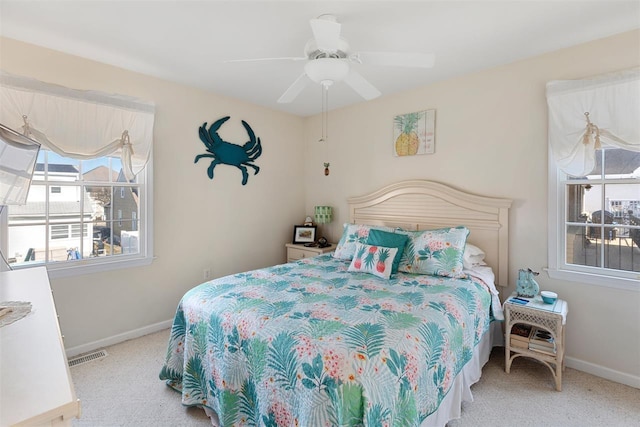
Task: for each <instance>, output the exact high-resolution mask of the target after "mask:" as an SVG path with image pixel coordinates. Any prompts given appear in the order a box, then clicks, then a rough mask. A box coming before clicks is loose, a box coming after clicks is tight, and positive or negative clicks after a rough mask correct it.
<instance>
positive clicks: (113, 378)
mask: <svg viewBox="0 0 640 427" xmlns="http://www.w3.org/2000/svg"><path fill="white" fill-rule="evenodd" d="M168 339H169V330H168V329H167V330H165V331H160V332H157V333H154V334H151V335H147V336H145V337H142V338H138V339H135V340H131V341H127V342H124V343H121V344H117V345H114V346H112V347H108V348H106V351H107V353H108V356H107V357H106V358H103V359H98V360H94V361H91V362H88V363H85V364H81V365H77V366H74V367H72V368H71V375H72V377H73V380H74V384H75V388H76V394H77V395H78V398H79V399H80V400H81V406H82V417H81V418H80V419H79V420H74V422H73V425H74V426H90V427H106V426H132V427H138V426H167V427H177V426H210V425H211V424H210V422H209V419H208V418H207V417H206V416H205V415H204V411H202V410H201V409H198V408H185V407H184V406H182V404H181V403H180V395H179V394H178V393H176V392H175V391H173V390H171V389H170V388H169V387H167V386H166V385H165V384H164V383H163V382H162V381H160V380H159V379H158V373H159V372H160V369H161V367H162V364H163V361H164V356H165V348H166V344H167V342H168ZM472 392H473V395H474V399H475V400H474V402H473V403H469V404H465V405H464V406H463V410H462V418H461V419H459V420H454V421H451V422H450V423H449V424H448V426H449V427H466V426H473V427H482V426H491V427H500V426H504V427H511V426H523V427H524V426H553V427H565V426H566V427H569V426H575V427H588V426H594V427H595V426H615V427H621V426H639V425H640V390H639V389H635V388H633V387H628V386H625V385H621V384H618V383H614V382H611V381H608V380H604V379H601V378H598V377H594V376H592V375H589V374H585V373H583V372H580V371H576V370H574V369H570V368H567V369H566V371H565V373H564V376H563V383H562V392H557V391H555V389H554V383H553V379H552V377H551V373H550V372H549V370H548V369H547V368H546V367H544V366H542V365H540V364H538V363H536V362H534V361H531V360H528V359H524V358H518V359H516V360H515V361H514V364H513V366H512V369H511V373H510V374H506V373H505V372H504V350H503V349H502V348H495V349H494V351H493V353H492V355H491V359H490V360H489V362H488V363H487V364H486V365H485V367H484V369H483V375H482V378H481V379H480V381H479V382H478V383H477V384H475V385H474V386H473V387H472ZM305 427H306V426H305Z"/></svg>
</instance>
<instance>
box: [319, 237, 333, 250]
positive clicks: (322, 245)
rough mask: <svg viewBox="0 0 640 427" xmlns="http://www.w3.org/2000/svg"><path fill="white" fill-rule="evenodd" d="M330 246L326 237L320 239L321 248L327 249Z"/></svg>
mask: <svg viewBox="0 0 640 427" xmlns="http://www.w3.org/2000/svg"><path fill="white" fill-rule="evenodd" d="M328 246H331V245H330V244H329V242H327V239H325V238H324V237H321V238H319V239H318V247H319V248H326V247H328Z"/></svg>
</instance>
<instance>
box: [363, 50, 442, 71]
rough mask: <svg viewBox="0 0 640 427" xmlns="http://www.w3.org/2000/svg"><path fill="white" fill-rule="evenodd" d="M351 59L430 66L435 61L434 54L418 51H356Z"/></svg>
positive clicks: (399, 64)
mask: <svg viewBox="0 0 640 427" xmlns="http://www.w3.org/2000/svg"><path fill="white" fill-rule="evenodd" d="M351 59H352V60H355V61H356V62H360V63H362V64H367V65H386V66H391V67H415V68H431V67H433V64H434V63H435V55H434V54H432V53H418V52H413V53H412V52H407V53H402V52H358V53H356V54H354V55H352V57H351Z"/></svg>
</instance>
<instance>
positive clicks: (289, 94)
mask: <svg viewBox="0 0 640 427" xmlns="http://www.w3.org/2000/svg"><path fill="white" fill-rule="evenodd" d="M309 83H311V80H310V79H309V77H307V75H306V74H305V73H302V74H301V75H300V77H298V78H297V79H296V81H295V82H293V83H292V84H291V86H289V88H288V89H287V90H286V91H285V92H284V93H283V94H282V96H281V97H280V98H278V104H288V103H289V102H291V101H293V100H294V99H296V97H297V96H298V95H300V92H302V90H303V89H304V88H305V87H307V86H308V85H309Z"/></svg>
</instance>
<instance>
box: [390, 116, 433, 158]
mask: <svg viewBox="0 0 640 427" xmlns="http://www.w3.org/2000/svg"><path fill="white" fill-rule="evenodd" d="M435 148H436V110H424V111H417V112H415V113H407V114H402V115H399V116H395V117H394V119H393V154H394V155H395V156H415V155H417V154H433V153H434V152H435Z"/></svg>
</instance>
